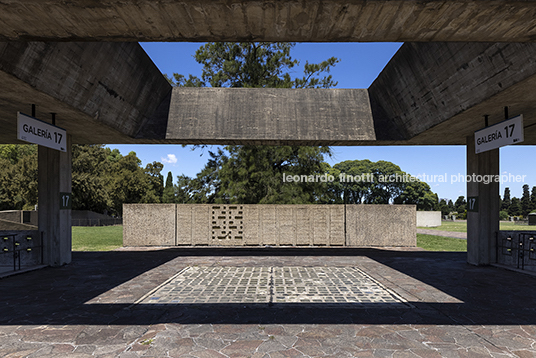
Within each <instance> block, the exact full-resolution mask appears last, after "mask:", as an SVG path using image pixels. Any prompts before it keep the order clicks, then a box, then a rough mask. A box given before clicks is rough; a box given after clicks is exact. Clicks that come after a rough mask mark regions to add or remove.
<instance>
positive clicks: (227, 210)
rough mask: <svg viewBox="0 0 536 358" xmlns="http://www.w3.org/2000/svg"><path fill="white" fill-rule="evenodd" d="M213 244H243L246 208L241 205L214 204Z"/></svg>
mask: <svg viewBox="0 0 536 358" xmlns="http://www.w3.org/2000/svg"><path fill="white" fill-rule="evenodd" d="M211 209H212V244H213V245H242V242H243V237H244V235H243V230H244V209H243V207H242V206H240V205H213V206H212V208H211Z"/></svg>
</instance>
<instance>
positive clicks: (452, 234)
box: [417, 229, 467, 240]
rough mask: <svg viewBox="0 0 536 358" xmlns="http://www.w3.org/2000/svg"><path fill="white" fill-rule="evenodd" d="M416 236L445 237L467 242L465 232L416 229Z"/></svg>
mask: <svg viewBox="0 0 536 358" xmlns="http://www.w3.org/2000/svg"><path fill="white" fill-rule="evenodd" d="M417 234H427V235H435V236H445V237H453V238H455V239H465V240H467V233H466V232H455V231H441V230H433V229H417Z"/></svg>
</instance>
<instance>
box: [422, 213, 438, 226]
mask: <svg viewBox="0 0 536 358" xmlns="http://www.w3.org/2000/svg"><path fill="white" fill-rule="evenodd" d="M417 226H418V227H438V226H441V211H417Z"/></svg>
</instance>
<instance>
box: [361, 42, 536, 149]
mask: <svg viewBox="0 0 536 358" xmlns="http://www.w3.org/2000/svg"><path fill="white" fill-rule="evenodd" d="M535 85H536V44H519V43H510V44H506V43H406V44H404V45H403V46H402V47H401V48H400V50H399V51H398V52H397V53H396V54H395V56H394V57H393V58H392V59H391V61H390V62H389V64H388V65H387V66H386V67H385V69H384V70H383V71H382V73H381V74H380V75H379V76H378V78H377V79H376V80H375V81H374V83H373V84H372V85H371V86H370V87H369V96H370V101H371V107H372V113H373V116H374V125H375V130H376V137H377V139H378V140H379V141H380V142H379V143H378V144H380V143H381V141H386V142H388V141H394V142H393V144H443V145H445V144H459V145H461V144H465V138H466V136H468V135H471V134H472V133H473V132H474V131H476V130H478V129H481V128H483V126H484V119H483V116H484V115H486V114H487V115H489V116H490V125H491V124H494V123H496V122H500V121H502V120H504V115H503V113H504V112H503V108H504V106H509V108H510V114H511V115H512V116H514V115H517V114H523V115H524V119H525V126H527V128H526V130H525V143H524V144H536V92H535V91H534V90H533V89H534V86H535Z"/></svg>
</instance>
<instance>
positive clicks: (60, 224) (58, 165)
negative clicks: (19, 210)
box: [38, 135, 72, 267]
mask: <svg viewBox="0 0 536 358" xmlns="http://www.w3.org/2000/svg"><path fill="white" fill-rule="evenodd" d="M66 149H67V151H66V152H60V151H58V150H54V149H50V148H46V147H42V146H39V148H38V158H39V159H38V171H39V172H38V186H39V201H38V216H39V231H40V232H41V235H42V237H43V263H44V264H45V265H50V266H53V267H57V266H62V265H65V264H68V263H70V262H71V209H70V207H71V206H70V203H69V201H70V200H71V199H72V197H71V188H72V186H71V183H72V182H71V170H72V163H71V158H72V154H71V153H72V152H71V136H70V135H67V148H66ZM60 193H68V194H69V195H68V198H65V196H66V195H63V196H64V197H63V198H62V196H61V194H60ZM65 207H68V208H69V209H66V208H65Z"/></svg>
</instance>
